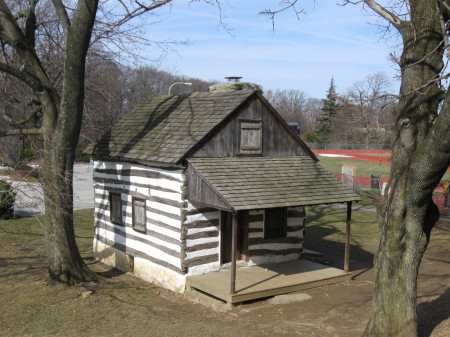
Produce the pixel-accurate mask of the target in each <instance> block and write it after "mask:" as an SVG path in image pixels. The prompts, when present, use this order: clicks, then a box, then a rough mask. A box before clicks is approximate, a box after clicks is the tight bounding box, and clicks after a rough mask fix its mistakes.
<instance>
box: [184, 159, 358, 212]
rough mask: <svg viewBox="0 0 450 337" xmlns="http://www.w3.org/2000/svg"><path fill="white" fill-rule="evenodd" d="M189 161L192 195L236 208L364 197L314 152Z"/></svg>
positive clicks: (284, 205)
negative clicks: (318, 160)
mask: <svg viewBox="0 0 450 337" xmlns="http://www.w3.org/2000/svg"><path fill="white" fill-rule="evenodd" d="M188 164H189V165H188V171H189V170H190V172H191V173H189V174H190V175H191V176H190V177H189V180H188V181H189V184H191V185H190V186H189V199H190V201H193V202H199V203H204V204H207V205H210V206H213V207H218V208H222V209H228V210H231V211H238V210H249V209H265V208H273V207H289V206H306V205H318V204H329V203H343V202H349V201H359V200H361V199H360V197H359V196H358V195H356V194H355V193H354V192H353V191H352V190H350V189H349V188H347V187H346V186H344V185H342V184H341V183H339V182H338V181H337V180H336V179H335V178H334V177H333V176H332V175H331V174H330V173H328V172H327V171H325V169H323V168H322V167H321V166H320V165H319V164H318V163H316V162H315V161H314V160H313V159H311V158H310V157H308V156H298V157H280V158H267V157H257V158H236V157H234V158H195V159H188ZM212 194H214V196H215V197H211V195H212ZM211 201H212V202H213V203H216V204H215V205H212V204H211Z"/></svg>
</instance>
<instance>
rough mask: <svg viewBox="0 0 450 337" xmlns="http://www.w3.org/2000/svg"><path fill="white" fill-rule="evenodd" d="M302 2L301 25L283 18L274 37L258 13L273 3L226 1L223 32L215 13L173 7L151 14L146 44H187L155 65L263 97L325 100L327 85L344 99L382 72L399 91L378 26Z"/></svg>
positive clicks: (369, 18) (360, 14)
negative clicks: (243, 86)
mask: <svg viewBox="0 0 450 337" xmlns="http://www.w3.org/2000/svg"><path fill="white" fill-rule="evenodd" d="M301 2H302V4H303V5H302V6H303V8H304V10H305V14H304V15H302V16H301V19H300V20H297V18H296V16H295V14H294V13H293V12H292V11H287V12H285V13H282V14H280V15H279V16H277V17H276V19H275V29H274V30H273V29H272V22H271V20H270V19H269V18H268V17H266V16H262V15H259V14H258V12H259V11H260V10H263V9H276V8H277V6H278V5H279V1H278V0H240V1H237V0H229V1H228V2H225V3H224V6H223V10H224V12H225V16H226V17H225V18H223V21H224V22H225V23H226V25H227V26H228V27H229V29H230V32H227V30H226V29H224V28H223V27H221V26H220V21H219V15H218V8H217V7H214V6H211V5H207V4H204V3H202V2H193V3H190V2H189V1H187V0H179V1H175V2H174V5H173V6H172V7H171V8H168V7H167V8H165V9H163V10H159V11H158V12H157V14H158V16H155V17H154V18H153V19H154V20H155V21H157V22H155V23H154V24H152V25H151V26H149V27H147V37H148V38H149V39H151V40H170V39H172V40H173V39H176V40H189V41H190V42H191V43H190V44H189V45H187V46H176V47H174V48H175V52H171V53H168V54H167V55H166V57H165V58H164V59H163V60H162V61H161V62H160V63H158V65H159V67H160V68H161V69H163V70H169V71H174V72H176V73H178V74H182V75H187V76H193V77H197V78H201V79H204V80H219V81H222V80H223V78H224V77H225V76H232V75H236V76H242V77H243V80H244V81H248V82H254V83H258V84H261V85H262V86H263V88H264V90H268V89H296V90H300V91H303V92H305V93H306V94H307V95H308V96H309V97H317V98H323V97H325V96H326V91H327V89H328V88H329V85H330V80H331V77H334V80H335V84H336V86H337V91H338V92H339V93H341V94H343V93H345V91H346V89H347V88H348V87H350V86H351V85H352V84H353V83H354V82H355V81H359V80H362V79H363V78H364V77H366V76H367V75H370V74H373V73H375V72H378V71H382V72H384V73H386V75H388V77H389V78H390V79H392V90H393V91H397V88H398V82H396V80H395V75H396V74H397V69H396V67H395V66H394V65H393V64H392V63H391V62H390V61H388V55H389V52H391V51H392V49H391V48H390V47H391V45H392V44H393V41H386V40H383V39H381V33H380V28H379V27H378V26H376V25H375V24H376V23H378V24H379V23H382V21H380V20H379V19H378V18H377V17H376V16H375V15H373V14H372V13H371V12H369V11H364V10H362V7H361V6H353V5H348V6H345V7H342V6H338V5H337V2H336V0H316V1H314V0H303V1H301ZM141 52H142V55H144V56H146V57H149V58H157V57H158V56H159V55H160V53H161V51H160V50H158V49H157V48H155V47H153V48H152V47H148V48H145V49H143V50H142V51H141Z"/></svg>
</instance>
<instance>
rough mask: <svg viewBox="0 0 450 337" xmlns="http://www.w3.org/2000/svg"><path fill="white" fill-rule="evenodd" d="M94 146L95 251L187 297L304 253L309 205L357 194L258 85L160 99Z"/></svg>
mask: <svg viewBox="0 0 450 337" xmlns="http://www.w3.org/2000/svg"><path fill="white" fill-rule="evenodd" d="M239 89H241V87H240V88H239ZM91 153H92V157H93V159H94V189H95V238H94V254H95V257H96V258H97V259H99V260H101V261H102V262H104V263H106V264H109V265H111V266H114V267H116V268H118V269H121V270H123V271H129V272H132V273H133V274H134V275H136V276H137V277H140V278H142V279H144V280H147V281H150V282H152V283H155V284H157V285H159V286H162V287H164V288H167V289H170V290H172V291H176V292H181V293H182V292H184V291H185V289H186V286H187V285H189V280H195V277H196V276H201V275H207V274H214V273H218V272H220V271H226V270H228V272H229V273H231V274H230V283H229V282H226V284H227V286H228V284H229V285H230V288H229V289H230V291H229V292H228V291H227V293H229V294H231V295H234V294H237V293H239V289H236V269H237V267H236V266H237V265H239V266H244V267H245V266H247V267H250V266H264V270H265V271H266V272H267V270H268V269H267V267H266V266H267V265H273V264H280V263H284V262H289V261H299V259H301V257H302V253H303V240H304V229H305V206H308V205H319V204H330V203H347V205H350V209H351V203H352V202H353V201H357V200H359V197H358V196H357V195H355V194H354V193H353V192H352V191H351V190H349V189H347V187H346V186H344V185H341V184H340V183H338V182H337V181H336V180H335V179H334V177H332V176H331V174H329V173H327V172H326V171H325V170H324V169H323V168H322V167H321V166H320V165H319V164H318V163H317V162H318V160H317V158H316V156H315V155H314V153H313V152H312V151H311V150H310V149H309V148H308V146H307V145H306V144H305V143H304V142H303V141H302V140H301V138H300V137H299V136H298V135H297V134H296V133H295V132H294V131H293V130H292V129H291V128H290V127H289V126H288V124H287V123H286V122H285V121H284V120H283V119H282V118H281V116H280V115H279V114H278V113H277V111H276V110H275V109H274V108H273V107H272V106H271V105H270V104H269V102H268V101H267V100H266V99H265V98H264V97H263V95H262V92H261V91H260V90H258V88H256V89H255V88H253V87H251V88H250V89H248V88H246V87H244V88H243V90H225V91H221V90H216V91H210V92H203V93H200V92H196V93H191V94H188V95H180V96H176V95H172V96H160V97H155V98H151V99H149V100H148V101H146V102H144V103H143V104H141V105H140V106H138V107H137V108H136V109H135V110H134V111H132V112H131V113H130V114H129V115H127V116H126V117H124V118H123V119H122V120H121V121H120V122H118V123H117V125H116V126H114V127H113V128H112V129H111V131H110V132H108V133H107V134H105V135H104V136H103V137H102V138H101V139H100V140H99V141H98V143H97V144H95V146H93V147H92V149H91ZM346 254H347V252H346ZM347 266H348V264H347ZM347 269H348V267H347ZM347 271H348V270H347ZM219 274H220V273H219ZM345 275H348V273H345ZM347 279H348V277H347ZM194 283H195V282H194ZM194 283H193V284H194ZM207 283H223V282H222V281H213V282H210V281H208V282H207ZM191 285H192V284H191ZM194 287H197V286H195V285H194ZM198 288H199V289H200V288H201V286H198ZM292 289H294V288H292ZM295 289H298V288H295ZM201 290H204V291H206V292H210V293H213V291H209V290H208V289H206V290H205V289H201ZM264 294H266V293H264ZM213 295H214V296H218V297H219V298H220V297H221V296H220V295H217V294H214V293H213ZM227 296H228V295H227ZM227 296H225V297H223V298H224V300H226V301H229V302H230V303H231V302H232V303H234V302H241V301H242V300H246V299H250V298H251V297H241V298H237V299H232V298H228V297H227ZM261 296H262V295H261Z"/></svg>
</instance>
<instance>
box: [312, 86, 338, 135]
mask: <svg viewBox="0 0 450 337" xmlns="http://www.w3.org/2000/svg"><path fill="white" fill-rule="evenodd" d="M336 96H337V93H336V86H335V85H334V78H331V83H330V88H329V89H328V91H327V98H326V99H323V100H322V103H323V104H322V108H321V110H322V111H323V112H322V114H321V115H320V116H319V117H317V126H316V132H315V133H316V137H315V138H316V140H317V142H319V143H330V141H331V124H332V121H333V119H334V117H335V116H336V113H337V111H338V110H339V109H340V108H341V106H340V104H339V103H337V102H336Z"/></svg>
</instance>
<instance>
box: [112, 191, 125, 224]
mask: <svg viewBox="0 0 450 337" xmlns="http://www.w3.org/2000/svg"><path fill="white" fill-rule="evenodd" d="M109 214H110V221H111V222H112V223H114V224H116V225H123V222H122V197H121V196H120V193H110V194H109Z"/></svg>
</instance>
